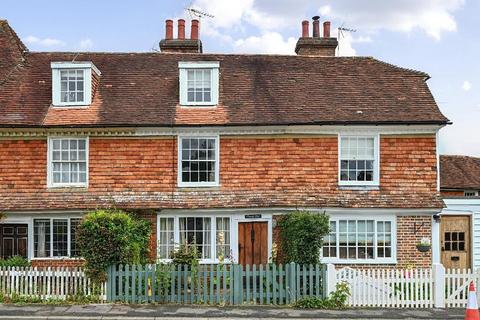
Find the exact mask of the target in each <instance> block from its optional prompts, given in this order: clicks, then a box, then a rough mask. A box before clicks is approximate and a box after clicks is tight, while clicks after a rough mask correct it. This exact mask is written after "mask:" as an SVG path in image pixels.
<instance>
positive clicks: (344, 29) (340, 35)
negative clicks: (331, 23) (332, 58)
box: [337, 23, 357, 55]
mask: <svg viewBox="0 0 480 320" xmlns="http://www.w3.org/2000/svg"><path fill="white" fill-rule="evenodd" d="M353 32H357V29H352V28H347V27H345V23H342V25H341V26H340V27H338V40H339V41H338V49H337V52H338V55H340V43H341V41H340V40H341V39H343V38H345V33H353Z"/></svg>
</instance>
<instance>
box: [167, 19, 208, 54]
mask: <svg viewBox="0 0 480 320" xmlns="http://www.w3.org/2000/svg"><path fill="white" fill-rule="evenodd" d="M177 23H178V24H177V38H176V39H174V38H173V20H170V19H168V20H166V21H165V39H162V40H161V41H160V51H161V52H175V53H202V52H203V49H202V41H200V38H199V30H200V22H199V21H198V20H192V21H191V29H190V39H187V38H186V37H185V20H183V19H178V22H177Z"/></svg>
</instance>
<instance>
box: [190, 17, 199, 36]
mask: <svg viewBox="0 0 480 320" xmlns="http://www.w3.org/2000/svg"><path fill="white" fill-rule="evenodd" d="M198 23H199V21H198V20H196V19H194V20H192V29H191V31H190V39H192V40H198V29H199V26H198Z"/></svg>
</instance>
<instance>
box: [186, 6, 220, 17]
mask: <svg viewBox="0 0 480 320" xmlns="http://www.w3.org/2000/svg"><path fill="white" fill-rule="evenodd" d="M185 10H186V11H187V12H188V14H189V15H190V19H193V18H198V19H201V18H204V17H207V18H215V16H214V15H213V14H210V13H208V12H204V11H201V10H198V9H195V8H192V7H187V8H185Z"/></svg>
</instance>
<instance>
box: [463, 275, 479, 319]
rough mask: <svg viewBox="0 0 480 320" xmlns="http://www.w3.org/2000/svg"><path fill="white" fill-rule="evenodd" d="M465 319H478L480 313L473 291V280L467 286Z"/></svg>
mask: <svg viewBox="0 0 480 320" xmlns="http://www.w3.org/2000/svg"><path fill="white" fill-rule="evenodd" d="M465 320H480V313H479V312H478V303H477V294H476V293H475V286H474V285H473V281H472V282H470V287H469V288H468V302H467V311H466V312H465Z"/></svg>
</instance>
